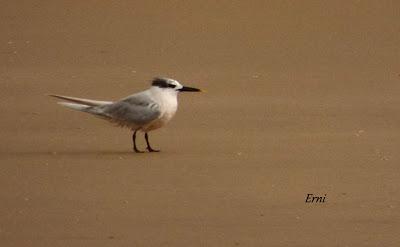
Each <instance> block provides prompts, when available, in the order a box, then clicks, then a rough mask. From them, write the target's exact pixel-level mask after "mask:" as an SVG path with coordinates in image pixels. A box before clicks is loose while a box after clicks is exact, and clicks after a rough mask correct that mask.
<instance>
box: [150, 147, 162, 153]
mask: <svg viewBox="0 0 400 247" xmlns="http://www.w3.org/2000/svg"><path fill="white" fill-rule="evenodd" d="M147 150H149V152H150V153H152V152H160V150H157V149H152V148H151V147H150V146H149V147H147Z"/></svg>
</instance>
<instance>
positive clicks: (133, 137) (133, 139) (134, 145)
mask: <svg viewBox="0 0 400 247" xmlns="http://www.w3.org/2000/svg"><path fill="white" fill-rule="evenodd" d="M136 132H137V130H135V131H134V132H133V135H132V142H133V150H134V151H135V152H136V153H144V152H143V151H140V150H139V149H137V147H136Z"/></svg>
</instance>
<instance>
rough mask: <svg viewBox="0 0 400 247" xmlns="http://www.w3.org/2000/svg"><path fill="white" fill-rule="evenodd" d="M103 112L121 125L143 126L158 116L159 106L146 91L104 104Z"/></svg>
mask: <svg viewBox="0 0 400 247" xmlns="http://www.w3.org/2000/svg"><path fill="white" fill-rule="evenodd" d="M103 113H104V114H105V115H107V116H108V117H110V118H111V120H112V121H115V122H117V123H119V124H121V125H137V126H143V125H145V124H148V123H150V122H151V121H153V120H154V119H156V118H158V117H159V116H160V113H161V112H160V106H159V105H158V104H157V103H156V102H155V101H153V100H152V99H151V98H150V97H149V96H148V95H147V94H146V93H138V94H134V95H131V96H129V97H127V98H124V99H122V100H120V101H117V102H115V103H113V104H110V105H106V106H104V108H103Z"/></svg>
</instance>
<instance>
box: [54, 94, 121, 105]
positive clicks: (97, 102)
mask: <svg viewBox="0 0 400 247" xmlns="http://www.w3.org/2000/svg"><path fill="white" fill-rule="evenodd" d="M49 96H51V97H55V98H58V99H63V100H67V101H71V102H74V103H78V104H82V105H86V106H101V105H108V104H111V103H113V102H112V101H100V100H91V99H82V98H75V97H70V96H64V95H57V94H50V95H49Z"/></svg>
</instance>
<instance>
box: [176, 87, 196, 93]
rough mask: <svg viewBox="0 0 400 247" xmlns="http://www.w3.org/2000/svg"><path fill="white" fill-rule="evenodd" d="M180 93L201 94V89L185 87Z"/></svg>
mask: <svg viewBox="0 0 400 247" xmlns="http://www.w3.org/2000/svg"><path fill="white" fill-rule="evenodd" d="M178 91H180V92H201V90H200V89H198V88H194V87H183V88H181V89H178Z"/></svg>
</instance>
